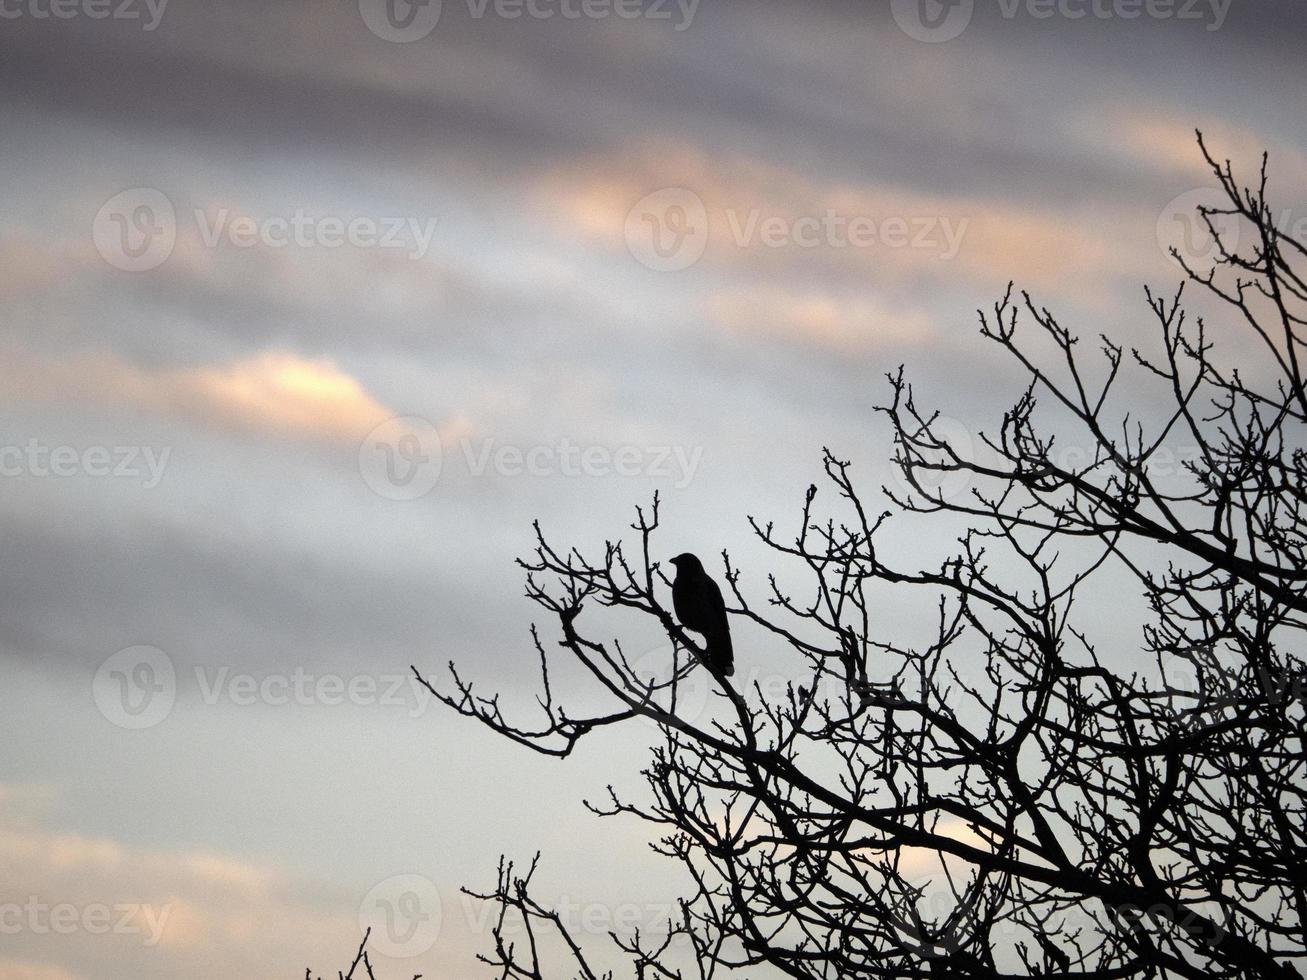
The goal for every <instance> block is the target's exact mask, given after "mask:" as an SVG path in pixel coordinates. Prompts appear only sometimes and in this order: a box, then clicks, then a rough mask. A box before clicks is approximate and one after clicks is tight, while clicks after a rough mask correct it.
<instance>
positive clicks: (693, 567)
mask: <svg viewBox="0 0 1307 980" xmlns="http://www.w3.org/2000/svg"><path fill="white" fill-rule="evenodd" d="M672 564H673V565H675V566H676V570H677V571H678V572H702V571H703V562H701V561H699V559H698V558H696V557H695V556H694V555H692V554H690V553H689V552H688V551H687V552H686V553H685V554H683V555H677V556H676V557H675V558H673V559H672Z"/></svg>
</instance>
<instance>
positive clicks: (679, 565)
mask: <svg viewBox="0 0 1307 980" xmlns="http://www.w3.org/2000/svg"><path fill="white" fill-rule="evenodd" d="M672 564H673V565H675V566H676V580H675V581H674V582H672V607H673V608H674V609H675V610H676V618H677V619H679V620H680V621H681V625H682V626H684V627H685V628H686V629H688V630H694V631H695V632H696V633H700V634H702V635H703V638H704V653H705V655H706V657H707V661H708V669H709V670H711V671H712V672H713V673H714V674H718V675H720V676H722V677H730V676H731V675H732V674H734V673H735V653H734V651H732V649H731V627H730V625H729V624H728V623H727V622H726V603H725V602H723V601H722V590H721V589H719V588H718V587H717V583H716V582H714V581H713V580H712V579H711V578H709V577H708V573H707V572H705V571H704V570H703V563H702V562H700V561H699V559H698V558H696V557H695V556H694V555H690V554H685V555H677V556H676V557H675V558H673V559H672Z"/></svg>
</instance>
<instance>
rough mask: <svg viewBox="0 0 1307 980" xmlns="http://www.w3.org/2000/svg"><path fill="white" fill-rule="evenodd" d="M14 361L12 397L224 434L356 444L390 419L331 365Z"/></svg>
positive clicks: (290, 360)
mask: <svg viewBox="0 0 1307 980" xmlns="http://www.w3.org/2000/svg"><path fill="white" fill-rule="evenodd" d="M17 359H19V360H20V361H25V363H23V366H22V370H17V371H14V372H12V373H11V374H10V375H9V376H8V378H7V379H6V381H5V382H3V384H4V389H5V390H6V391H7V392H8V393H9V394H10V395H11V396H17V397H25V398H43V399H57V398H65V399H77V400H95V401H99V402H102V403H107V404H119V405H129V406H137V407H141V408H146V409H149V410H152V411H156V412H159V413H161V414H180V415H184V416H187V417H190V418H194V419H198V420H199V421H201V422H205V423H207V424H210V425H214V426H218V427H223V428H236V429H242V430H249V431H257V432H269V433H273V434H281V435H290V436H300V437H310V438H318V439H328V440H356V439H358V438H360V437H362V436H363V435H365V434H366V433H368V432H369V431H370V430H372V429H373V428H374V427H376V426H377V425H379V424H381V423H382V422H384V421H385V420H386V419H388V418H391V417H393V416H394V415H395V414H396V412H394V411H393V410H392V409H390V408H388V407H387V406H385V405H383V404H382V403H381V402H380V401H378V400H377V399H376V398H375V397H373V396H372V395H371V394H370V393H369V392H368V391H367V390H366V389H365V388H364V387H363V385H362V384H361V383H360V382H359V381H358V380H356V379H355V378H353V377H352V376H350V375H349V374H347V373H346V372H344V371H343V370H341V369H340V368H339V367H337V366H336V365H335V364H334V363H332V362H331V361H327V360H309V359H305V358H302V357H299V356H298V355H295V354H290V353H285V352H276V351H273V352H267V353H263V354H259V355H257V356H255V357H251V358H247V359H245V360H241V361H236V362H234V363H232V364H228V365H224V366H221V367H209V366H204V367H194V368H173V369H166V370H162V371H148V370H145V369H142V368H139V367H137V366H135V365H132V364H129V363H127V362H125V361H122V360H120V359H118V358H116V357H113V356H111V355H105V354H96V355H86V356H83V357H81V358H76V359H72V360H65V361H60V362H58V363H55V362H51V361H44V360H40V359H37V358H32V357H27V358H25V359H24V358H23V357H22V355H18V358H17Z"/></svg>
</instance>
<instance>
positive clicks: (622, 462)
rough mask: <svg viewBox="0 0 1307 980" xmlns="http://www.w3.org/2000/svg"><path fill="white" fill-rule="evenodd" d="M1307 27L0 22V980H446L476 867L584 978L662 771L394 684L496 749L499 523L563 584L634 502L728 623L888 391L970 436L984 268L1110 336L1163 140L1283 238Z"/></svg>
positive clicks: (854, 456) (1133, 3)
mask: <svg viewBox="0 0 1307 980" xmlns="http://www.w3.org/2000/svg"><path fill="white" fill-rule="evenodd" d="M1305 37H1307V7H1304V6H1303V5H1302V4H1301V3H1296V2H1293V0H1174V2H1170V0H1056V2H1050V0H974V2H972V0H956V2H954V3H952V4H948V5H941V4H939V3H937V2H936V0H911V2H908V0H903V2H900V0H893V2H875V3H872V2H858V3H834V2H806V3H771V2H763V0H759V2H751V3H747V4H746V3H743V2H725V0H701V2H699V3H695V2H693V0H681V2H679V3H677V2H657V0H640V2H637V0H587V2H583V0H533V2H530V3H526V2H514V0H443V3H442V2H440V0H432V2H431V3H428V4H425V5H410V4H409V3H408V2H407V0H389V6H387V3H386V2H381V0H377V2H374V0H359V2H345V0H341V2H328V0H322V2H317V3H309V2H299V0H276V2H272V0H261V2H259V0H207V2H200V0H171V2H164V0H152V2H149V3H147V2H146V0H113V3H106V2H105V0H0V90H2V94H0V131H2V132H3V134H4V135H3V138H0V187H2V188H3V191H2V192H0V193H2V194H3V199H4V207H3V209H0V268H2V269H3V273H0V357H3V363H4V365H5V370H4V371H3V373H2V374H0V400H2V401H3V411H2V412H0V534H2V535H3V539H4V540H5V542H6V544H7V554H8V556H9V560H8V561H7V562H5V563H4V565H3V566H2V567H0V609H3V615H2V616H0V672H2V676H3V678H4V683H3V685H0V736H3V745H4V750H3V752H0V935H3V937H4V938H3V941H0V980H111V978H133V980H162V978H172V977H177V976H187V977H190V978H194V980H207V978H219V977H221V978H231V977H242V978H244V977H259V978H262V977H267V978H272V977H292V976H302V975H303V969H304V967H305V966H310V965H311V966H313V967H314V968H315V971H319V972H321V973H323V974H324V975H328V974H330V975H334V971H335V970H337V969H339V968H341V967H343V966H344V965H345V964H346V963H347V961H348V959H349V957H350V955H351V954H352V951H353V950H354V949H355V948H356V947H357V945H358V942H359V938H360V934H361V933H360V930H361V929H362V928H366V927H367V926H369V925H371V926H374V927H375V928H376V930H377V931H376V932H375V933H374V949H375V951H376V953H377V954H378V956H377V958H376V959H377V963H378V967H379V971H385V975H387V976H400V977H409V976H412V975H413V974H414V973H419V972H420V973H422V974H423V975H424V976H426V977H429V978H440V980H443V978H455V977H464V976H469V975H476V973H475V964H474V961H473V959H472V957H473V955H474V953H475V951H476V950H478V949H482V948H485V946H486V943H487V942H488V939H489V937H488V933H487V925H486V918H485V913H484V910H482V909H479V908H478V907H477V906H476V905H475V904H473V903H469V902H468V901H467V900H466V899H465V898H464V897H462V896H461V895H460V894H459V891H458V889H459V886H460V885H463V884H469V885H472V886H480V887H484V886H486V885H489V884H491V883H492V882H493V878H494V871H495V866H496V862H497V860H498V858H499V855H500V854H501V853H503V854H507V855H508V856H509V857H510V858H514V859H517V860H519V861H526V860H529V859H530V857H531V855H533V854H534V853H535V852H536V851H537V850H540V851H541V852H543V856H542V867H541V872H540V877H539V884H540V888H541V889H542V894H543V895H546V896H549V897H551V898H555V899H557V900H558V901H559V903H560V904H561V905H562V906H563V907H564V908H566V909H567V913H566V914H567V916H568V921H569V922H572V923H573V924H574V926H575V928H576V929H577V931H578V932H579V933H580V934H581V935H582V936H583V937H586V938H588V939H591V940H595V941H602V940H603V936H604V933H605V932H606V931H607V930H608V929H609V928H614V927H617V928H624V927H629V925H630V924H631V923H636V924H640V923H644V924H646V927H647V924H648V923H652V922H656V921H657V920H658V919H659V918H660V917H661V916H663V915H665V914H666V909H667V908H668V905H667V903H668V902H669V901H670V900H671V898H672V897H673V896H675V894H677V890H678V888H679V887H680V886H681V885H682V882H681V881H680V880H679V879H678V877H677V875H676V873H675V869H674V868H667V867H664V866H663V864H662V863H661V862H659V861H657V860H656V859H654V858H653V857H652V856H651V855H650V854H649V853H648V850H647V848H646V847H645V838H644V836H643V833H642V828H641V827H640V826H639V825H638V824H630V823H623V822H622V821H620V820H598V819H596V818H594V817H592V816H590V815H589V814H587V813H586V811H585V810H584V808H583V807H582V805H581V800H582V798H585V797H587V796H588V797H590V798H595V797H597V796H600V795H602V793H603V791H604V787H605V786H606V785H607V784H608V783H610V782H612V783H616V784H618V785H619V786H622V785H629V784H630V783H631V781H632V779H633V774H634V772H635V771H636V770H637V769H638V768H639V763H640V761H641V760H642V758H643V752H644V748H643V746H644V745H645V744H647V741H648V739H649V737H650V735H651V734H652V733H651V732H649V731H647V730H635V731H632V732H628V733H620V732H619V733H613V734H612V735H609V736H605V739H599V740H595V741H594V744H590V745H585V746H583V747H582V748H581V749H580V750H579V751H578V754H577V755H576V756H575V757H574V758H572V759H569V760H567V761H565V762H554V761H544V760H542V759H540V758H539V757H537V756H534V755H532V754H529V753H527V752H525V751H523V750H521V749H517V748H514V747H512V746H510V745H507V744H506V743H503V742H501V741H499V740H497V739H495V738H493V737H492V736H490V735H489V734H488V733H485V732H483V731H481V730H478V729H477V728H475V727H474V726H473V725H471V724H470V723H467V722H465V721H464V720H462V719H459V718H456V717H451V716H450V713H449V712H447V711H445V710H443V709H440V708H439V706H437V705H433V704H432V703H431V700H430V698H429V696H428V697H424V696H422V695H423V693H424V692H421V691H420V690H419V689H418V688H416V687H415V686H414V685H413V682H412V680H411V677H410V675H409V665H411V664H413V665H417V666H418V667H419V668H420V669H422V670H423V671H424V673H430V674H433V675H434V674H437V673H439V671H440V670H441V669H442V668H443V665H445V664H446V663H447V662H448V661H451V660H454V661H456V662H457V663H458V664H459V667H460V670H461V671H462V672H463V673H464V674H465V675H466V676H468V677H470V678H473V679H475V680H476V681H477V682H478V683H479V684H481V685H484V687H485V688H486V689H495V690H500V691H503V692H504V696H505V699H506V702H508V703H511V704H516V705H520V706H522V707H523V708H529V707H530V705H531V697H532V693H533V690H534V683H535V676H536V675H535V655H534V653H533V651H532V649H531V647H530V644H529V636H528V632H527V630H528V627H529V625H530V623H531V622H532V620H533V613H534V607H532V606H531V604H530V603H529V602H528V601H527V600H526V599H525V598H523V595H522V591H523V582H522V576H521V572H520V570H519V569H518V568H517V567H516V566H515V565H514V559H515V558H517V557H519V556H523V555H525V554H527V553H528V552H529V550H530V547H531V543H532V531H531V522H532V520H533V519H537V518H538V519H539V520H540V521H541V522H542V524H543V526H544V527H545V529H546V530H547V532H548V533H549V534H550V536H551V538H552V539H554V540H556V541H559V542H561V543H566V544H571V543H575V544H577V545H579V546H582V547H586V548H590V549H593V548H594V547H595V546H597V545H601V544H602V542H603V541H604V540H605V538H613V537H619V536H621V535H623V534H624V533H627V531H628V525H629V523H630V520H631V518H632V516H633V513H634V508H635V507H636V506H637V505H640V504H647V503H648V501H649V500H650V499H651V497H652V495H653V493H654V492H658V493H659V494H660V497H661V501H662V507H663V511H662V516H663V521H664V527H663V529H662V531H661V532H660V536H659V542H660V546H662V547H665V548H666V549H667V551H666V554H667V555H668V556H670V555H674V554H677V553H679V552H681V551H687V550H691V551H697V552H698V553H699V554H701V555H703V556H705V557H707V556H717V555H719V554H720V552H721V550H722V549H723V548H726V549H729V550H730V551H731V554H732V557H733V558H734V559H735V560H736V561H737V562H738V563H739V564H740V565H741V567H742V568H743V569H744V570H745V574H746V578H745V583H746V587H753V588H756V589H757V593H756V594H759V595H761V593H762V587H763V583H764V582H765V576H766V572H767V571H768V569H769V567H770V566H769V562H771V561H772V559H771V558H770V556H768V555H767V553H766V552H765V550H764V549H762V548H761V547H760V546H759V545H758V544H757V543H756V542H753V541H751V538H750V532H749V528H748V525H747V523H746V520H745V517H746V515H748V514H755V515H759V516H762V517H765V518H775V519H776V520H777V521H778V522H784V521H786V520H792V519H793V518H794V515H795V514H796V513H797V506H798V504H799V502H800V501H801V499H802V493H803V491H804V489H805V488H806V487H807V485H808V484H809V483H810V482H813V481H814V480H816V479H818V478H819V476H820V468H821V451H822V447H823V446H829V447H831V448H832V450H834V451H835V452H836V453H837V454H838V455H840V456H841V457H842V458H847V459H850V460H852V461H853V462H854V466H855V470H854V472H855V474H856V475H857V476H858V479H859V480H860V482H862V483H864V484H865V486H866V488H867V493H868V495H869V496H870V497H873V498H874V497H876V495H877V494H879V487H880V486H881V485H882V484H884V483H889V484H891V485H892V481H893V479H894V478H893V476H892V474H891V472H890V469H889V467H888V464H887V461H888V455H889V435H888V432H887V430H886V426H885V422H884V420H883V418H881V417H878V416H877V415H876V414H875V413H874V411H873V410H874V407H875V406H876V405H878V404H883V403H884V401H885V399H886V397H887V392H888V389H887V385H886V383H885V374H886V372H889V371H893V370H895V369H896V368H897V366H898V365H900V364H904V365H906V370H907V373H908V375H909V376H910V377H911V378H912V379H913V381H914V382H915V383H916V385H917V391H918V399H919V401H921V402H924V403H928V404H931V405H933V406H936V407H938V408H939V409H940V411H941V412H942V413H943V414H944V415H945V416H946V417H947V419H948V424H949V425H951V426H952V427H953V430H954V431H955V432H957V433H958V434H959V438H961V439H964V440H965V439H977V438H978V434H979V433H980V432H981V431H983V430H985V428H986V427H987V426H988V427H989V429H990V430H991V431H992V429H993V426H994V423H995V420H996V419H997V418H998V417H1001V412H1002V410H1003V408H1004V407H1006V405H1008V404H1010V403H1011V401H1012V400H1013V399H1014V398H1015V397H1016V395H1017V394H1019V392H1020V386H1021V378H1020V376H1019V374H1018V373H1017V372H1016V371H1015V370H1014V368H1013V366H1012V365H1011V364H1010V363H1008V362H1006V361H1005V360H1003V358H1002V357H1001V356H1000V355H999V353H998V352H996V351H995V350H993V349H991V348H990V347H988V346H987V345H986V344H985V343H984V342H983V341H982V340H981V339H980V338H979V337H978V336H977V317H976V310H977V309H979V308H988V307H990V306H991V305H992V304H993V302H994V301H995V300H996V299H997V298H998V297H999V296H1001V295H1002V293H1003V290H1004V289H1005V287H1006V284H1007V283H1008V282H1009V281H1010V280H1015V281H1016V282H1017V284H1018V286H1019V287H1020V288H1024V289H1028V290H1030V292H1031V293H1032V295H1033V296H1034V297H1035V298H1036V300H1037V301H1038V302H1039V303H1040V304H1041V305H1043V306H1046V307H1047V308H1049V309H1050V310H1052V311H1053V312H1055V313H1056V314H1057V315H1058V316H1059V317H1060V318H1061V320H1062V322H1063V323H1064V324H1065V325H1067V326H1069V327H1071V328H1072V329H1074V330H1076V331H1078V332H1080V333H1083V334H1085V335H1087V336H1089V337H1094V336H1096V335H1097V334H1098V333H1100V332H1106V333H1108V334H1110V335H1111V336H1113V337H1114V338H1115V339H1116V340H1118V341H1119V342H1122V343H1125V344H1139V343H1144V342H1146V340H1147V338H1148V337H1149V336H1150V321H1149V318H1148V315H1147V310H1146V307H1145V306H1144V296H1143V287H1144V285H1146V284H1151V285H1153V286H1156V287H1158V288H1160V289H1162V290H1163V291H1164V292H1168V293H1169V292H1170V291H1172V290H1173V289H1174V287H1175V284H1176V283H1177V281H1178V274H1179V270H1178V268H1177V267H1176V266H1175V265H1174V264H1173V263H1172V261H1171V259H1170V258H1169V257H1168V255H1167V251H1166V250H1167V248H1169V247H1171V246H1172V245H1177V246H1178V247H1180V248H1182V249H1184V250H1185V251H1186V254H1188V255H1190V256H1191V257H1193V258H1195V259H1197V260H1199V261H1201V260H1202V258H1203V253H1204V248H1205V247H1206V245H1205V243H1204V242H1203V240H1202V236H1201V234H1197V233H1196V232H1195V231H1194V229H1193V227H1192V224H1191V223H1189V219H1187V218H1186V215H1188V214H1190V212H1191V211H1192V209H1193V207H1194V206H1195V205H1196V204H1200V203H1204V202H1210V201H1211V200H1212V198H1211V196H1210V195H1211V185H1212V180H1211V176H1210V174H1209V173H1208V172H1207V171H1206V169H1205V166H1204V165H1203V163H1202V161H1201V158H1200V157H1199V155H1198V153H1197V150H1196V147H1195V145H1194V140H1193V130H1194V129H1195V128H1196V127H1198V128H1201V129H1202V130H1203V131H1204V133H1205V134H1206V135H1207V136H1208V138H1209V141H1210V143H1211V145H1212V147H1213V149H1214V150H1215V151H1216V152H1217V153H1218V154H1220V155H1222V156H1230V157H1232V158H1233V159H1234V161H1235V162H1236V165H1238V166H1241V167H1243V168H1244V172H1245V173H1247V174H1248V176H1249V177H1251V176H1252V171H1251V170H1249V169H1247V168H1250V167H1252V166H1254V165H1255V164H1256V162H1257V159H1258V157H1259V155H1260V152H1261V150H1262V149H1263V148H1265V149H1267V150H1269V151H1270V153H1271V178H1272V179H1271V197H1272V199H1273V200H1274V201H1276V202H1277V208H1278V209H1280V213H1279V218H1280V220H1282V221H1283V222H1284V223H1285V226H1286V227H1288V228H1290V229H1294V228H1297V229H1300V230H1299V231H1298V234H1299V235H1300V236H1301V235H1302V234H1303V231H1302V230H1301V229H1307V118H1305V117H1304V116H1303V113H1302V105H1303V97H1304V94H1305V93H1307V63H1305V62H1304V61H1303V59H1302V55H1301V52H1302V44H1303V40H1304V38H1305ZM930 543H931V538H930V532H929V531H924V532H917V533H916V534H911V535H910V534H904V535H901V536H900V537H899V539H898V543H897V545H896V547H897V548H898V549H899V550H900V552H901V554H900V555H899V556H898V557H900V558H901V560H902V562H903V563H904V564H908V563H911V562H914V561H917V560H919V558H920V556H919V555H917V554H915V553H914V549H915V548H921V549H923V550H924V549H926V548H927V547H928V545H929V544H930ZM708 564H709V565H710V566H712V567H713V568H715V569H717V570H718V571H720V559H718V558H715V557H713V558H712V559H711V560H709V561H708ZM1109 591H1110V590H1109ZM897 616H898V620H899V621H902V620H905V619H906V614H905V613H902V612H900V613H898V614H897ZM895 617H896V613H895V612H894V611H887V612H886V613H885V617H884V618H885V628H886V629H891V628H893V627H895V626H896V625H900V626H902V625H906V626H910V625H911V624H910V623H904V622H899V621H896V619H895ZM640 636H641V637H642V639H641V640H639V641H638V642H644V643H646V644H647V645H648V652H647V654H644V656H646V657H647V658H648V662H649V663H650V664H652V665H655V669H656V665H657V664H659V663H661V661H662V659H663V657H664V655H665V654H666V652H667V651H666V647H665V642H663V643H660V642H659V641H658V639H657V638H656V637H650V636H649V635H648V633H647V631H646V632H644V633H642V634H640ZM750 642H751V641H750V638H749V637H747V636H744V637H742V638H740V639H737V640H736V656H737V662H738V663H739V664H740V667H741V670H742V672H743V673H744V674H745V676H749V671H750V670H754V671H755V674H754V676H756V671H757V670H758V669H759V668H758V667H757V664H758V662H759V658H758V657H755V658H754V663H753V664H751V663H750V649H751V647H750ZM1126 642H1127V646H1126V647H1125V648H1123V650H1122V654H1121V655H1122V656H1128V655H1129V649H1128V641H1126ZM623 923H625V926H623Z"/></svg>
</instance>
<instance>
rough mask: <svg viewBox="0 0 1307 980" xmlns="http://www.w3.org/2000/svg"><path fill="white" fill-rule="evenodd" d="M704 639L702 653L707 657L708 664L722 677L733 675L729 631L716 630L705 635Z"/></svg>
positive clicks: (732, 650)
mask: <svg viewBox="0 0 1307 980" xmlns="http://www.w3.org/2000/svg"><path fill="white" fill-rule="evenodd" d="M704 639H705V640H706V641H707V642H706V643H705V644H704V653H706V654H707V656H708V664H709V666H711V667H712V669H713V670H714V671H716V672H717V673H718V674H721V675H722V676H723V677H730V676H731V675H732V674H734V673H735V650H734V649H733V648H732V647H731V634H730V631H729V630H716V631H714V632H712V633H709V634H706V635H705V637H704Z"/></svg>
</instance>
